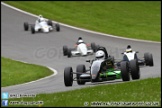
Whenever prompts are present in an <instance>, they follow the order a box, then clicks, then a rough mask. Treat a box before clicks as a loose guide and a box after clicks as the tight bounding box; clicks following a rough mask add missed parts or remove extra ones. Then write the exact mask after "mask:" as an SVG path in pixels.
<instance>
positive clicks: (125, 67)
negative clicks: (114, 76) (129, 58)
mask: <svg viewBox="0 0 162 108" xmlns="http://www.w3.org/2000/svg"><path fill="white" fill-rule="evenodd" d="M120 67H121V77H122V80H123V81H129V80H130V75H129V64H128V62H126V61H122V62H121V64H120Z"/></svg>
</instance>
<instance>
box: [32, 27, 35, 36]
mask: <svg viewBox="0 0 162 108" xmlns="http://www.w3.org/2000/svg"><path fill="white" fill-rule="evenodd" d="M31 33H32V34H34V33H35V28H34V26H31Z"/></svg>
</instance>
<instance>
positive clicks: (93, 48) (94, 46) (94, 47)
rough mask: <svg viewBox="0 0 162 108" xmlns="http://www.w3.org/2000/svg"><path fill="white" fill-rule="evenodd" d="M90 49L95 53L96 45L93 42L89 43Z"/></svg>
mask: <svg viewBox="0 0 162 108" xmlns="http://www.w3.org/2000/svg"><path fill="white" fill-rule="evenodd" d="M91 48H92V50H93V52H96V44H95V43H94V42H92V43H91Z"/></svg>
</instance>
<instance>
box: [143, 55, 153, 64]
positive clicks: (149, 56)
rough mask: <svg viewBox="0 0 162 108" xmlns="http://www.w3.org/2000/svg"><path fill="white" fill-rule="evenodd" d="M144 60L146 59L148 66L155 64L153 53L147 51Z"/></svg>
mask: <svg viewBox="0 0 162 108" xmlns="http://www.w3.org/2000/svg"><path fill="white" fill-rule="evenodd" d="M144 60H145V63H146V66H154V63H153V56H152V54H150V53H145V54H144Z"/></svg>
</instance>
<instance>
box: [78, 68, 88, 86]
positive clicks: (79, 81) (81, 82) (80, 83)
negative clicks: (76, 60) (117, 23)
mask: <svg viewBox="0 0 162 108" xmlns="http://www.w3.org/2000/svg"><path fill="white" fill-rule="evenodd" d="M76 72H79V73H85V72H86V67H85V65H78V66H77V68H76ZM80 75H81V74H76V77H77V83H78V85H84V84H85V81H82V80H81V79H80Z"/></svg>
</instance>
